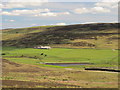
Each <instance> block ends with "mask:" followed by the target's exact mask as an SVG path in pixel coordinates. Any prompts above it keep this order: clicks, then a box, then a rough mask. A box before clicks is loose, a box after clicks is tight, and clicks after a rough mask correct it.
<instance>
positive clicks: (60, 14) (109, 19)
mask: <svg viewBox="0 0 120 90" xmlns="http://www.w3.org/2000/svg"><path fill="white" fill-rule="evenodd" d="M109 1H111V2H109ZM117 1H118V0H96V1H95V2H93V0H92V1H90V0H89V1H87V2H83V1H80V0H74V2H73V0H69V1H67V2H64V1H63V0H61V2H60V1H58V0H42V1H41V2H40V0H29V1H28V0H5V1H4V2H2V3H1V4H0V7H1V9H2V10H1V12H0V14H1V16H2V17H1V18H2V22H1V25H2V26H1V29H6V28H23V27H32V26H46V25H71V24H86V23H114V22H118V2H117Z"/></svg>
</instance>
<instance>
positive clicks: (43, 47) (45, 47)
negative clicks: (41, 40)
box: [34, 46, 51, 49]
mask: <svg viewBox="0 0 120 90" xmlns="http://www.w3.org/2000/svg"><path fill="white" fill-rule="evenodd" d="M34 48H36V49H51V47H50V46H37V47H34Z"/></svg>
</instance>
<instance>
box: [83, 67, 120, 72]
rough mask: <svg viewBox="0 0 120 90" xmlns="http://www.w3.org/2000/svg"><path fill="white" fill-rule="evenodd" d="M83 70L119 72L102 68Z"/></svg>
mask: <svg viewBox="0 0 120 90" xmlns="http://www.w3.org/2000/svg"><path fill="white" fill-rule="evenodd" d="M85 70H94V71H109V72H120V70H113V69H103V68H85Z"/></svg>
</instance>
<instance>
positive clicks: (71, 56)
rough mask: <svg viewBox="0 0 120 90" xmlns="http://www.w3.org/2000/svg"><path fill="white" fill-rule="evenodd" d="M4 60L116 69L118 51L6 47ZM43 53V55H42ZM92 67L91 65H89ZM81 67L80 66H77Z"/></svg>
mask: <svg viewBox="0 0 120 90" xmlns="http://www.w3.org/2000/svg"><path fill="white" fill-rule="evenodd" d="M3 53H5V54H6V55H3V58H5V59H8V60H11V61H14V62H18V63H23V64H39V63H40V62H44V63H72V62H78V63H94V65H92V66H101V67H103V66H104V67H114V68H115V67H116V68H117V66H118V50H111V49H70V48H52V49H50V50H45V49H34V48H14V47H4V48H3ZM41 53H43V55H41ZM45 55H47V56H45ZM89 66H90V65H89ZM77 67H79V66H77Z"/></svg>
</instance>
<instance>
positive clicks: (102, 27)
mask: <svg viewBox="0 0 120 90" xmlns="http://www.w3.org/2000/svg"><path fill="white" fill-rule="evenodd" d="M2 31H3V40H2V41H3V46H16V47H33V46H37V45H50V46H52V47H70V48H71V47H73V48H114V49H117V48H118V39H119V38H120V37H119V36H118V34H119V32H118V23H94V24H78V25H67V26H37V27H29V28H19V29H5V30H2Z"/></svg>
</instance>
